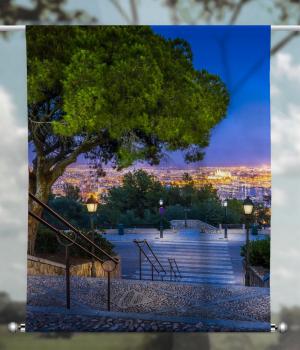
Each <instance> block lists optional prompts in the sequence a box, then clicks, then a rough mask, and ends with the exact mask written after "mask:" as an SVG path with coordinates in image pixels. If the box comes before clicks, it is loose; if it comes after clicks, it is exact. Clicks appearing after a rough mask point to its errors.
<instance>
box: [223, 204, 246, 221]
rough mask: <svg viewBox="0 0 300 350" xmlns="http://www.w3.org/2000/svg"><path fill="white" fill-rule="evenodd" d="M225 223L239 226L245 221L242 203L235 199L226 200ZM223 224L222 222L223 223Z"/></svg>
mask: <svg viewBox="0 0 300 350" xmlns="http://www.w3.org/2000/svg"><path fill="white" fill-rule="evenodd" d="M227 203H228V206H227V223H229V224H241V223H244V221H245V214H244V209H243V202H242V201H240V200H237V199H228V200H227ZM223 222H224V221H223Z"/></svg>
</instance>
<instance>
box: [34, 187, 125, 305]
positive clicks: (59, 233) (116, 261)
mask: <svg viewBox="0 0 300 350" xmlns="http://www.w3.org/2000/svg"><path fill="white" fill-rule="evenodd" d="M29 196H30V197H31V198H32V200H33V201H35V202H36V203H38V204H39V205H41V206H42V207H43V208H44V209H46V210H48V211H49V212H50V213H51V214H52V215H53V216H54V217H56V218H57V219H58V220H59V221H61V222H62V223H63V224H65V225H66V226H67V227H68V228H69V229H70V230H71V231H72V232H73V233H74V234H75V239H72V238H71V237H69V236H67V235H66V234H64V233H63V232H62V231H60V230H59V229H57V228H56V227H54V226H53V225H51V224H49V222H47V221H46V220H45V219H43V218H41V217H40V216H38V215H36V214H35V213H34V212H32V211H31V210H28V214H29V215H30V216H32V217H33V218H35V219H36V220H38V221H39V222H40V223H42V224H44V225H45V226H47V227H48V228H49V229H50V230H51V231H53V232H54V233H55V234H56V235H57V237H59V238H60V237H62V238H64V239H66V240H67V241H68V242H69V244H63V243H62V242H61V241H60V240H59V242H60V244H62V245H64V246H65V271H66V306H67V309H70V254H69V247H70V245H73V244H74V245H76V246H77V247H79V248H80V249H81V250H83V251H84V252H85V253H87V254H88V255H89V256H91V257H92V258H94V259H96V260H98V261H99V262H100V263H101V265H102V268H103V270H104V271H105V272H107V309H108V310H110V274H111V272H112V271H114V270H115V269H116V267H117V265H118V264H119V262H120V261H119V259H117V258H114V257H112V256H111V255H110V254H108V253H107V252H106V251H105V250H103V249H102V248H101V247H99V246H98V245H97V244H95V243H94V242H93V241H92V240H90V239H89V238H88V237H86V236H85V235H84V234H83V233H81V232H80V231H79V230H78V229H77V228H75V227H74V226H73V225H71V224H70V223H69V222H68V221H67V220H65V219H64V218H63V217H62V216H60V215H59V214H58V213H56V212H55V211H54V210H53V209H51V208H50V207H49V206H48V205H47V204H45V203H43V202H42V201H40V200H39V199H38V198H37V197H36V196H35V195H33V194H32V193H29ZM78 236H80V237H81V238H83V239H84V240H85V241H86V242H88V243H90V244H91V245H92V247H94V248H96V249H98V250H99V251H100V252H101V253H102V254H103V255H104V256H106V258H108V259H107V260H103V259H101V258H100V257H98V256H97V255H96V254H94V253H93V252H91V251H89V250H88V249H87V248H85V247H84V246H82V245H81V244H80V243H78V242H76V238H77V237H78ZM107 261H113V262H114V264H115V265H114V266H113V267H112V268H111V267H109V268H107V269H105V268H104V265H105V263H106V262H107Z"/></svg>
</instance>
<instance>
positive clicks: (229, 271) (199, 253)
mask: <svg viewBox="0 0 300 350" xmlns="http://www.w3.org/2000/svg"><path fill="white" fill-rule="evenodd" d="M150 245H151V248H152V249H153V251H154V253H155V255H156V256H157V258H158V260H159V261H160V262H161V264H162V266H163V267H164V268H165V270H166V272H167V274H166V275H165V276H164V274H161V276H164V279H166V280H168V279H169V277H170V271H169V261H168V259H169V258H174V259H175V260H176V263H177V265H178V267H179V271H180V275H181V278H180V279H177V280H180V282H181V283H201V284H216V285H222V284H225V285H231V284H235V283H236V281H235V278H234V273H233V268H232V263H231V258H230V255H229V252H228V243H227V242H226V241H218V240H206V241H204V240H203V241H200V240H197V241H196V240H194V241H191V240H189V241H183V240H181V241H176V240H174V241H172V240H168V241H160V240H159V241H158V240H156V241H155V240H153V241H151V243H150ZM126 278H129V279H131V278H132V279H139V278H140V271H139V268H137V270H136V271H135V273H133V274H132V275H130V276H126ZM151 278H152V270H151V264H149V263H148V261H147V259H144V260H143V263H142V279H145V280H150V279H151Z"/></svg>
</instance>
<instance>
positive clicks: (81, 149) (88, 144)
mask: <svg viewBox="0 0 300 350" xmlns="http://www.w3.org/2000/svg"><path fill="white" fill-rule="evenodd" d="M98 143H99V138H97V137H94V138H91V139H89V140H86V141H84V142H83V143H82V144H81V145H80V146H78V147H77V148H76V149H75V150H74V151H73V152H72V153H71V154H70V155H69V156H68V157H67V158H65V159H63V160H61V161H59V162H57V163H56V164H55V165H54V167H53V168H52V170H51V179H52V181H53V182H54V181H55V180H56V179H57V178H58V177H59V176H61V175H62V174H63V172H64V170H65V169H66V167H67V166H68V165H70V164H72V163H74V162H76V159H77V157H78V156H79V155H80V154H82V153H86V152H88V151H90V150H92V149H93V148H94V147H96V146H97V144H98Z"/></svg>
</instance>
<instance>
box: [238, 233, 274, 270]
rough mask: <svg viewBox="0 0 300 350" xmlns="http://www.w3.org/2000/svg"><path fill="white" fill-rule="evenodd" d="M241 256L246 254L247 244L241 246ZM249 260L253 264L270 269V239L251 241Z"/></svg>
mask: <svg viewBox="0 0 300 350" xmlns="http://www.w3.org/2000/svg"><path fill="white" fill-rule="evenodd" d="M241 256H246V245H244V246H243V247H242V248H241ZM249 260H250V265H252V266H262V267H265V268H267V269H270V239H269V238H267V239H263V240H257V241H252V242H249Z"/></svg>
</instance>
